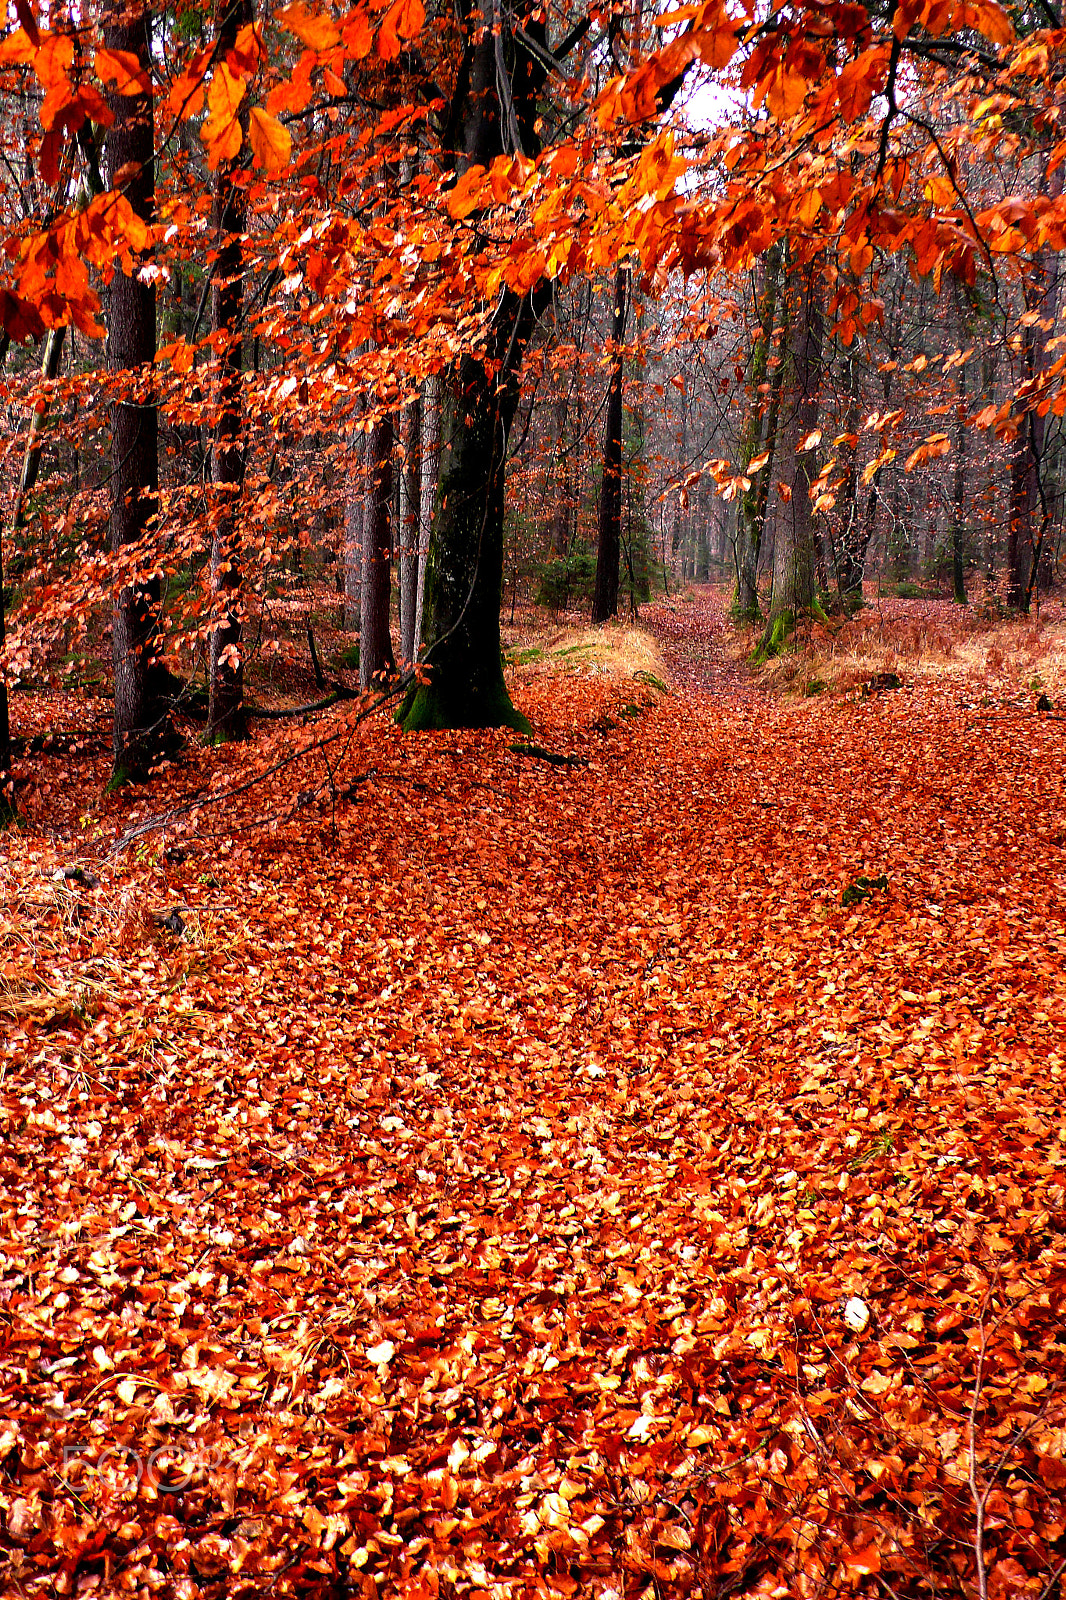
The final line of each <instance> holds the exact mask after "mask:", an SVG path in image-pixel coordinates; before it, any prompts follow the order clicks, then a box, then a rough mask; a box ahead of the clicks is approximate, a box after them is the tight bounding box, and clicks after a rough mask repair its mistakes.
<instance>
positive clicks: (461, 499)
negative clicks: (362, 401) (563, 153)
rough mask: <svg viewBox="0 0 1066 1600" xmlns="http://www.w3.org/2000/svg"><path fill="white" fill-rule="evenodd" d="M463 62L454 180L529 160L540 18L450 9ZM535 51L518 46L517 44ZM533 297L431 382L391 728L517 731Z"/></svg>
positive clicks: (477, 5) (508, 299)
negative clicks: (510, 619) (520, 446)
mask: <svg viewBox="0 0 1066 1600" xmlns="http://www.w3.org/2000/svg"><path fill="white" fill-rule="evenodd" d="M458 19H459V24H460V28H461V30H462V35H463V53H462V58H461V60H460V64H459V72H458V76H457V80H456V87H455V92H454V95H453V98H452V104H451V107H450V110H449V114H448V116H447V119H446V123H445V129H444V143H445V146H446V148H450V150H451V152H452V165H453V170H454V171H455V174H456V176H461V175H462V173H463V172H465V171H466V170H467V169H468V168H469V167H470V166H471V165H472V164H474V163H481V164H484V165H487V164H488V163H490V162H491V161H492V160H494V158H495V157H496V156H498V155H501V154H505V153H508V154H513V153H515V152H516V151H519V150H520V151H521V152H522V153H523V154H524V155H526V156H530V157H533V156H536V154H537V153H538V149H539V141H538V136H537V131H536V124H537V116H538V106H537V100H538V94H539V91H540V88H541V86H542V84H543V83H544V80H545V76H546V72H545V66H544V61H545V60H546V59H547V60H550V59H551V55H550V52H549V51H548V49H547V33H546V28H545V24H544V22H543V21H542V20H533V19H530V20H528V21H527V22H526V25H525V33H524V37H523V38H522V39H519V38H518V37H516V35H515V33H514V31H513V29H512V27H511V25H510V22H509V20H508V19H507V18H506V17H504V19H503V20H502V21H501V17H500V11H499V8H498V7H497V6H496V5H495V4H494V3H493V0H460V3H459V6H458ZM527 39H528V40H530V41H531V42H532V45H533V46H535V48H532V49H531V48H529V46H528V45H527V43H526V42H525V41H526V40H527ZM547 299H548V295H547V293H545V292H543V290H536V291H534V292H533V293H532V294H527V295H524V296H522V297H519V296H518V295H516V294H514V293H513V292H511V291H510V290H505V291H504V293H503V294H502V296H501V299H500V302H499V304H498V306H497V310H496V315H495V318H494V321H493V326H492V331H491V338H490V343H489V348H488V349H487V351H486V352H485V356H484V358H483V359H479V358H478V357H477V356H475V355H472V354H467V355H465V356H463V357H462V359H461V360H460V361H459V362H458V364H457V365H456V366H454V367H452V368H451V369H450V370H449V371H448V372H446V373H444V374H442V377H441V391H442V394H441V457H440V469H439V481H438V486H437V497H436V503H435V512H434V522H433V531H432V539H431V548H430V556H429V562H428V570H427V574H426V610H427V611H428V615H429V629H428V634H429V647H428V649H427V651H426V654H425V658H424V661H425V666H426V668H427V670H428V674H429V681H428V682H426V683H423V684H419V685H418V686H417V687H416V688H414V689H413V690H412V692H411V693H410V694H409V695H408V697H407V699H406V700H405V702H404V705H403V707H402V708H401V711H400V717H399V720H400V722H401V724H402V726H403V727H404V728H406V729H408V730H410V731H413V730H416V729H424V728H457V727H463V728H471V727H477V728H484V727H513V728H520V729H522V730H523V731H525V730H527V729H528V723H527V722H526V720H525V718H524V717H523V716H522V715H521V714H520V713H519V712H517V711H516V710H515V708H514V706H513V705H512V704H511V697H510V695H509V694H508V692H507V685H506V683H505V682H504V676H503V662H502V659H501V653H500V606H501V603H502V599H503V543H504V541H503V512H504V471H505V466H506V458H507V440H508V435H509V433H510V430H511V424H512V422H513V421H514V416H515V411H516V409H517V406H518V398H519V387H518V375H519V372H520V370H521V366H522V360H523V357H524V354H525V348H526V345H527V343H528V341H529V337H530V334H531V333H532V330H533V324H534V322H535V320H536V316H537V314H538V310H539V308H540V303H541V301H543V302H544V303H545V304H546V303H547Z"/></svg>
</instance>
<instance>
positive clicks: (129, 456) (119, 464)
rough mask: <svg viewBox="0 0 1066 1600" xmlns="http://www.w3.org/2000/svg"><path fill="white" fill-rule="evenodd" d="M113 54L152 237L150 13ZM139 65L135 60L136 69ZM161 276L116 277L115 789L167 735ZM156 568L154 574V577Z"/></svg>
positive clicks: (113, 166)
mask: <svg viewBox="0 0 1066 1600" xmlns="http://www.w3.org/2000/svg"><path fill="white" fill-rule="evenodd" d="M104 39H105V43H106V48H107V49H108V50H110V51H112V52H113V53H114V54H115V56H116V58H117V59H118V60H120V61H123V60H127V61H129V62H130V64H131V65H130V67H129V71H130V72H131V73H132V72H134V71H135V73H136V81H135V82H133V83H127V84H126V85H124V87H125V88H126V89H127V90H128V89H130V88H136V89H137V90H138V92H135V93H129V92H126V93H118V94H114V95H112V96H111V98H110V108H111V115H112V117H113V119H114V120H113V122H112V125H111V128H110V131H109V133H108V136H107V167H108V178H109V181H110V184H111V187H112V189H113V190H118V191H120V192H122V193H123V194H124V195H125V197H126V199H127V200H128V202H129V205H130V207H131V211H132V215H133V217H134V218H135V219H136V222H137V224H138V225H139V226H140V228H141V229H142V230H143V232H144V234H145V235H146V234H147V230H148V229H149V228H150V227H151V226H152V223H153V221H154V208H155V118H154V96H153V93H152V89H151V54H152V52H151V12H150V8H149V6H148V5H147V4H144V3H138V4H134V5H133V6H132V7H123V9H121V10H116V11H113V12H112V13H110V14H109V15H108V17H107V20H106V25H105V29H104ZM132 63H136V66H135V69H134V67H133V65H132ZM155 318H156V291H155V280H154V277H152V276H150V275H146V274H143V273H140V272H137V271H136V270H135V269H134V267H133V265H132V263H131V264H130V265H129V267H128V269H127V268H126V264H125V263H124V264H123V267H122V268H120V269H119V270H117V271H116V272H115V274H114V276H113V277H112V279H111V285H110V290H109V294H108V316H107V365H108V370H109V372H110V373H111V374H113V375H114V376H115V378H117V379H118V380H119V383H118V384H116V393H115V398H114V399H113V401H112V404H111V548H112V550H113V551H114V553H115V555H116V557H119V558H121V557H124V556H126V555H127V553H128V554H129V556H130V558H131V560H132V567H133V570H132V572H131V574H130V575H129V576H128V577H127V576H125V575H124V574H122V572H121V567H119V573H120V575H119V577H118V580H117V581H118V584H119V589H118V594H117V597H116V599H115V603H114V611H113V616H112V630H113V649H114V666H115V719H114V772H113V775H112V780H111V782H112V784H113V785H116V786H117V785H120V784H122V783H125V782H127V781H130V780H142V779H144V778H145V777H147V776H148V772H149V768H150V766H151V764H152V762H153V761H154V760H156V759H158V756H159V754H160V752H161V750H162V749H163V746H164V744H165V742H166V737H167V734H168V714H167V706H166V701H165V697H164V673H163V670H162V664H161V662H160V659H159V652H160V622H159V580H158V578H157V577H156V576H155V575H154V574H153V573H152V572H151V567H152V565H153V564H154V563H153V562H152V560H151V552H150V551H149V550H147V549H146V548H145V542H146V536H147V535H149V534H150V532H151V530H152V528H153V525H154V523H155V520H156V518H157V515H158V510H159V501H158V491H159V444H158V440H159V423H158V412H157V407H156V402H155V396H154V393H153V375H152V364H153V361H154V359H155V352H156V326H155ZM146 569H147V570H146Z"/></svg>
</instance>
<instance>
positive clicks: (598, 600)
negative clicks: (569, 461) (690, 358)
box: [592, 267, 629, 623]
mask: <svg viewBox="0 0 1066 1600" xmlns="http://www.w3.org/2000/svg"><path fill="white" fill-rule="evenodd" d="M628 313H629V275H628V269H627V268H626V267H619V268H618V271H617V272H616V274H615V281H614V315H613V317H612V319H611V378H610V387H609V388H608V391H607V421H606V423H605V425H604V436H603V478H602V480H601V482H600V503H599V545H598V548H597V551H596V585H595V589H594V591H593V596H592V620H593V622H594V623H597V622H606V621H607V618H608V617H614V616H617V615H618V563H619V556H620V553H621V548H622V380H623V376H624V374H623V370H622V341H623V340H624V339H625V336H626V317H627V315H628Z"/></svg>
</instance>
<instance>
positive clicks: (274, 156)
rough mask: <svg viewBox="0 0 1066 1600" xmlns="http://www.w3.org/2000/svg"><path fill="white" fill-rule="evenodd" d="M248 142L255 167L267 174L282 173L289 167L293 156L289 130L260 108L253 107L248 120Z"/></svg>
mask: <svg viewBox="0 0 1066 1600" xmlns="http://www.w3.org/2000/svg"><path fill="white" fill-rule="evenodd" d="M248 142H249V144H250V145H251V147H252V159H253V161H254V163H255V165H256V166H257V167H262V168H263V170H264V171H265V172H280V171H281V170H282V169H283V168H284V167H287V166H288V164H289V157H290V155H291V154H292V137H291V135H290V133H289V130H288V129H287V128H286V127H283V125H282V124H281V123H280V122H279V121H278V119H277V117H272V116H271V115H270V113H269V112H268V111H264V110H263V109H262V108H261V107H260V106H253V108H252V114H251V116H250V117H249V119H248Z"/></svg>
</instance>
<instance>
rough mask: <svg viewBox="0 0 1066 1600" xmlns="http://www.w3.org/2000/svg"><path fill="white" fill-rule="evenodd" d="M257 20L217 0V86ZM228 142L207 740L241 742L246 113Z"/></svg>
mask: <svg viewBox="0 0 1066 1600" xmlns="http://www.w3.org/2000/svg"><path fill="white" fill-rule="evenodd" d="M251 21H252V5H251V0H218V11H217V13H216V21H215V38H216V49H217V51H218V53H219V55H220V56H221V57H222V58H223V64H222V66H220V68H219V80H216V81H222V82H225V75H226V73H227V65H226V62H225V58H226V56H227V55H229V54H232V53H233V52H234V50H235V49H236V46H237V41H238V37H239V35H240V33H241V30H242V29H245V28H248V27H250V24H251ZM230 126H231V132H230V133H229V135H228V138H227V141H226V142H225V144H221V145H219V146H218V154H219V159H218V164H217V169H216V172H215V183H214V193H213V196H212V206H211V227H212V233H213V236H214V243H215V249H216V251H217V255H216V258H215V262H214V269H213V270H214V277H213V282H212V287H211V331H212V336H213V345H214V349H215V351H216V356H217V361H218V387H217V395H216V405H217V409H218V420H217V422H216V424H215V430H214V440H213V443H212V448H211V482H212V484H213V485H214V488H215V490H216V499H215V505H214V526H213V529H212V536H211V589H212V599H213V611H214V613H215V614H214V615H213V616H212V626H211V631H210V635H209V651H208V655H209V675H210V687H209V696H210V700H209V709H208V716H207V736H208V738H209V739H211V740H214V741H216V742H220V741H224V740H229V739H243V738H244V736H245V733H246V732H247V725H246V722H245V714H244V656H243V648H244V646H243V642H242V641H243V618H242V611H243V604H244V600H243V582H242V576H243V575H242V570H241V562H242V556H241V535H240V519H239V499H240V493H241V486H242V483H243V481H244V452H243V449H242V447H241V438H240V435H241V413H242V403H241V372H242V371H243V367H244V317H243V313H244V273H243V262H242V254H243V244H242V235H243V233H244V229H245V225H246V221H247V206H246V201H245V189H244V184H243V182H242V181H241V151H242V149H243V148H244V143H245V139H246V137H247V132H248V113H247V108H246V107H243V108H242V109H241V111H240V112H239V114H238V117H237V118H236V120H234V121H233V122H232V123H231V125H230Z"/></svg>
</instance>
